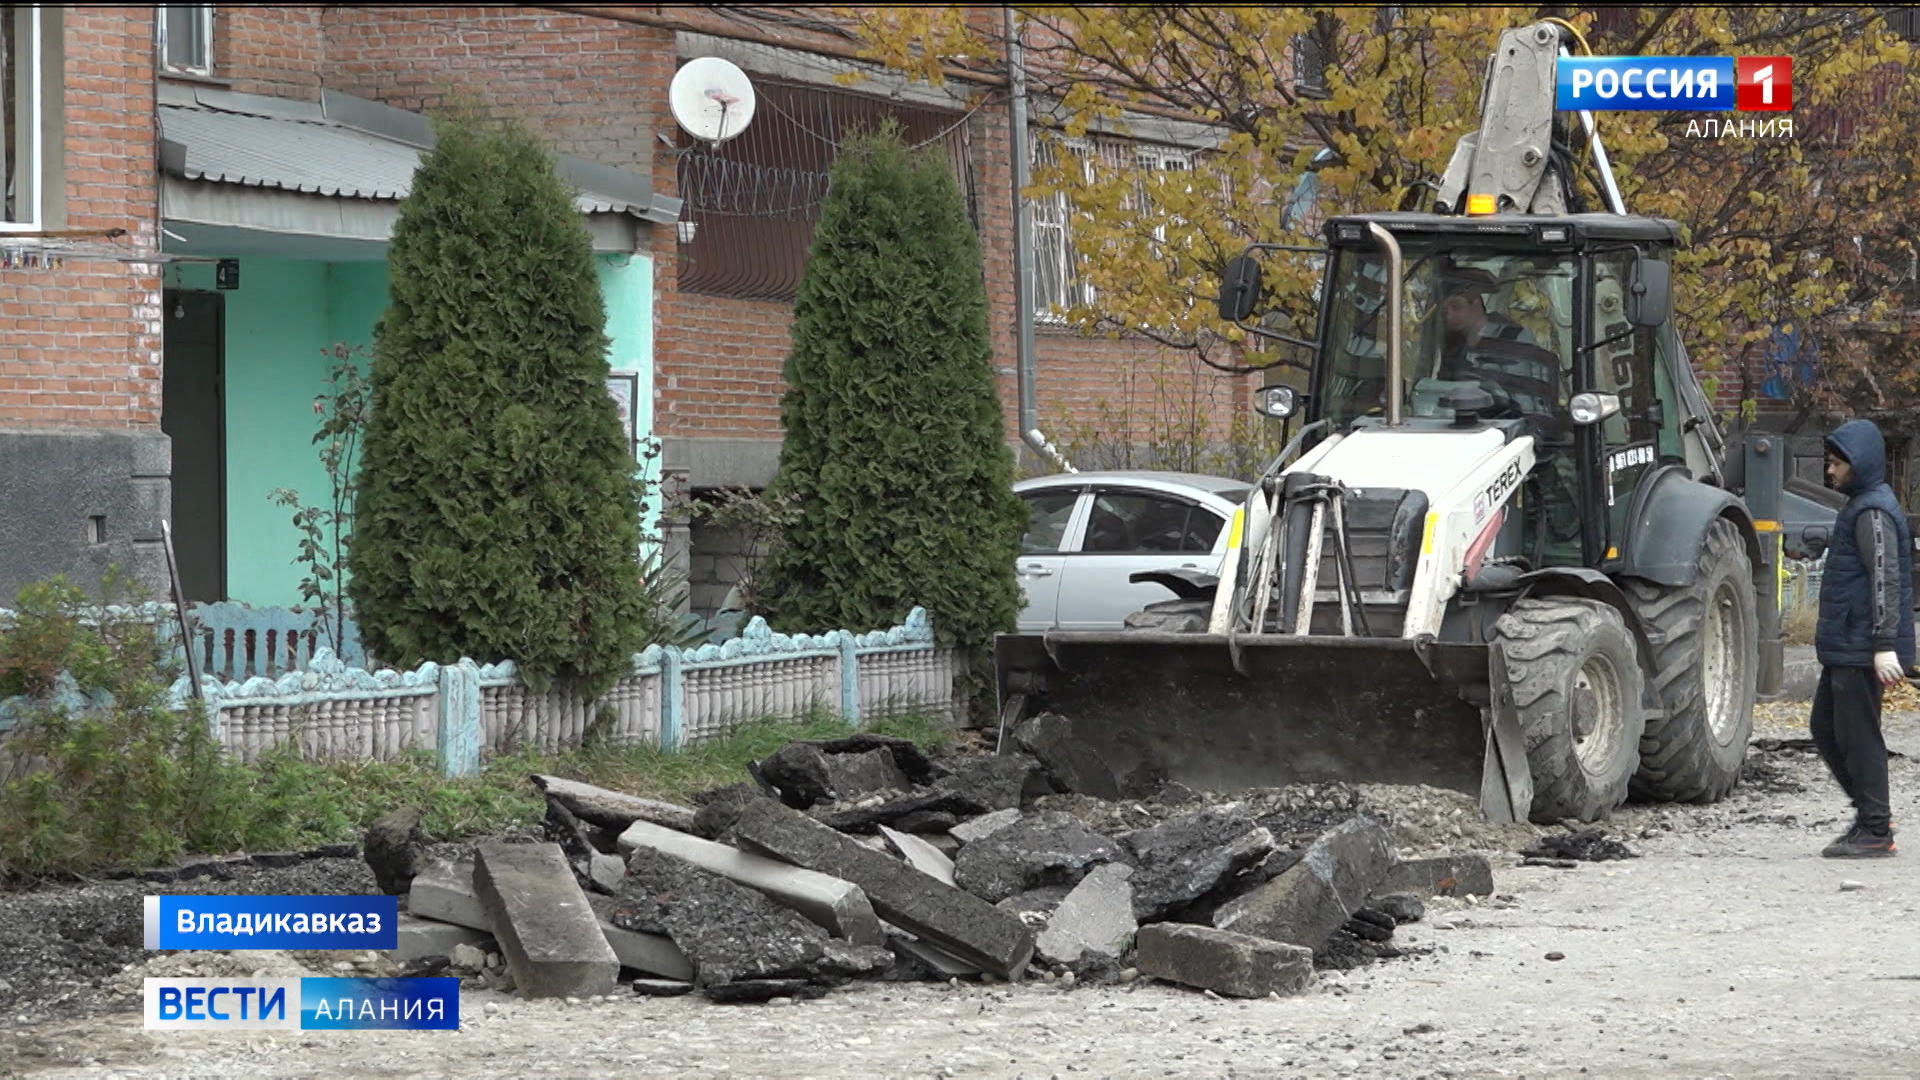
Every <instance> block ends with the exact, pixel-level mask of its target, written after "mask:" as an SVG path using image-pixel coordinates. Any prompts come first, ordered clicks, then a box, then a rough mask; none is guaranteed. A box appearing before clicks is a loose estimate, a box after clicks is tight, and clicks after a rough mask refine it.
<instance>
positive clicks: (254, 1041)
mask: <svg viewBox="0 0 1920 1080" xmlns="http://www.w3.org/2000/svg"><path fill="white" fill-rule="evenodd" d="M1777 715H1779V716H1780V717H1781V718H1782V720H1784V721H1786V722H1787V723H1791V722H1792V720H1793V717H1794V713H1793V710H1792V709H1790V708H1789V709H1783V710H1781V711H1780V713H1779V714H1777ZM1802 715H1803V714H1802ZM1889 726H1890V728H1891V729H1892V730H1891V732H1890V735H1891V742H1892V744H1893V746H1894V748H1895V749H1897V750H1900V751H1903V752H1905V753H1907V754H1912V755H1916V756H1920V722H1916V718H1915V717H1914V716H1911V715H1907V716H1902V717H1898V718H1890V725H1889ZM1759 734H1761V735H1774V736H1792V735H1797V734H1800V732H1798V731H1794V730H1788V729H1784V728H1775V729H1773V730H1765V729H1763V730H1762V731H1761V732H1760V733H1759ZM1750 771H1751V772H1752V774H1753V776H1754V779H1755V782H1754V783H1750V784H1749V785H1747V786H1746V787H1745V788H1744V789H1743V790H1742V791H1741V793H1740V794H1738V795H1737V796H1736V797H1735V798H1733V799H1731V800H1729V801H1728V802H1726V803H1722V804H1720V805H1718V806H1714V807H1704V808H1702V807H1688V808H1674V807H1654V808H1630V809H1629V810H1628V811H1626V812H1624V813H1623V814H1622V815H1620V816H1619V817H1618V818H1617V819H1616V821H1615V823H1614V824H1615V828H1617V829H1618V830H1620V831H1621V833H1622V835H1625V836H1627V837H1628V838H1629V839H1630V842H1631V843H1633V844H1634V845H1635V847H1636V848H1637V849H1638V850H1639V851H1641V852H1642V853H1643V856H1644V857H1642V858H1639V859H1634V860H1630V861H1626V862H1610V863H1600V864H1588V865H1583V866H1582V867H1581V868H1580V869H1578V870H1571V871H1568V870H1551V869H1535V868H1521V867H1518V866H1508V867H1507V868H1504V869H1500V870H1499V871H1498V872H1497V877H1498V885H1499V888H1500V890H1501V892H1502V893H1504V894H1507V895H1508V896H1510V897H1511V900H1510V901H1507V900H1496V901H1492V902H1483V903H1481V904H1478V905H1468V904H1465V903H1460V902H1454V901H1440V902H1436V904H1435V905H1434V906H1433V908H1432V909H1431V910H1430V912H1429V915H1428V918H1427V920H1426V921H1424V922H1422V923H1417V924H1413V925H1410V926H1407V927H1403V928H1402V930H1401V939H1402V940H1403V941H1405V942H1408V943H1413V944H1422V943H1425V944H1431V945H1433V946H1435V950H1434V951H1433V952H1432V953H1431V954H1430V955H1427V956H1423V957H1417V958H1413V959H1406V960H1397V961H1392V962H1388V963H1382V964H1379V965H1376V966H1374V967H1371V968H1364V969H1360V970H1357V971H1354V972H1350V973H1346V974H1328V975H1326V976H1324V977H1323V978H1322V980H1321V982H1320V985H1319V986H1318V988H1317V989H1315V990H1314V991H1312V992H1311V993H1309V994H1307V995H1305V996H1302V997H1298V998H1293V999H1288V1000H1271V999H1269V1000H1264V1001H1254V1002H1239V1001H1225V1000H1219V999H1214V998H1211V997H1209V996H1206V995H1203V994H1200V993H1196V992H1191V991H1186V990H1181V989H1176V988H1172V987H1168V986H1163V985H1155V984H1148V983H1146V982H1140V983H1135V984H1132V985H1130V986H1124V987H1109V988H1081V989H1073V990H1063V989H1060V988H1057V987H1054V986H1047V985H1042V984H1024V985H1020V986H1017V987H1009V986H1006V985H1000V986H981V985H961V986H957V987H949V986H926V985H913V986H897V985H896V986H889V985H866V986H858V987H854V988H851V989H848V990H845V991H841V992H837V993H835V994H833V995H831V996H829V997H827V998H825V999H823V1000H820V1001H812V1002H803V1003H800V1004H795V1005H775V1006H735V1007H727V1006H715V1005H711V1004H707V1003H704V1002H701V1001H698V1000H695V999H687V998H681V999H674V1000H665V1001H659V1000H627V999H624V998H623V999H621V1000H617V1001H608V1002H600V1003H583V1004H579V1005H568V1004H564V1003H529V1002H520V1001H515V1000H512V999H508V998H503V997H500V996H498V995H490V994H485V993H471V994H466V995H464V996H463V1003H462V1009H463V1011H464V1013H465V1015H466V1023H465V1025H464V1028H463V1030H462V1031H460V1032H458V1033H445V1034H427V1033H357V1034H338V1035H321V1034H304V1033H294V1034H291V1035H288V1036H280V1037H274V1038H268V1037H265V1036H244V1035H205V1034H166V1035H154V1036H149V1035H147V1034H146V1033H144V1032H143V1031H142V1030H141V1029H140V1017H139V1015H138V1013H137V1012H128V1013H124V1014H116V1015H110V1016H102V1017H94V1018H91V1019H87V1020H83V1021H80V1020H68V1021H62V1022H50V1023H37V1024H32V1025H30V1026H24V1027H16V1028H14V1029H12V1030H7V1029H6V1028H5V1027H4V1021H3V1020H0V1075H6V1074H7V1073H8V1072H9V1070H12V1071H13V1072H15V1073H17V1074H19V1075H33V1076H124V1077H136V1076H137V1077H159V1076H196V1077H198V1076H244V1077H247V1078H249V1080H256V1078H259V1080H264V1078H268V1077H303V1076H328V1077H336V1076H391V1077H428V1076H476V1075H480V1076H530V1077H589V1076H596V1077H597V1076H609V1075H616V1076H675V1077H720V1076H729V1077H732V1076H780V1077H792V1078H799V1077H888V1078H891V1077H914V1076H922V1077H938V1076H1006V1077H1056V1076H1058V1077H1069V1076H1117V1077H1162V1076H1172V1077H1189V1076H1191V1077H1233V1076H1246V1077H1252V1076H1352V1077H1393V1078H1399V1077H1443V1076H1456V1077H1468V1076H1473V1077H1479V1076H1533V1077H1544V1076H1577V1075H1581V1074H1587V1075H1591V1076H1598V1077H1742V1078H1746V1077H1774V1076H1795V1077H1808V1076H1817V1077H1826V1076H1831V1077H1843V1076H1844V1077H1866V1076H1912V1075H1915V1073H1916V1071H1920V1064H1916V1063H1920V1019H1916V1016H1917V1015H1920V933H1917V932H1916V925H1917V923H1920V920H1916V909H1920V839H1916V840H1914V841H1913V845H1915V848H1914V850H1910V851H1909V852H1907V853H1906V854H1905V855H1903V856H1902V857H1899V858H1895V859H1891V860H1880V861H1873V862H1853V863H1840V862H1832V861H1827V860H1822V859H1820V858H1819V857H1818V855H1817V852H1818V849H1819V847H1820V846H1821V845H1822V844H1824V843H1825V842H1826V840H1827V839H1829V838H1830V836H1831V835H1833V834H1835V833H1837V832H1838V831H1839V830H1840V828H1841V826H1842V825H1843V824H1844V822H1843V820H1842V810H1843V807H1842V806H1841V805H1840V801H1839V799H1838V796H1837V793H1836V792H1835V791H1834V790H1833V788H1832V786H1831V784H1830V782H1829V781H1828V780H1827V779H1826V777H1825V775H1824V772H1823V770H1822V769H1821V766H1820V764H1819V762H1818V760H1817V759H1815V758H1814V757H1813V756H1812V755H1811V754H1800V753H1792V752H1772V753H1763V752H1756V753H1755V754H1754V756H1753V759H1752V760H1751V762H1750ZM1796 787H1798V788H1801V790H1794V789H1795V788H1796ZM1894 795H1895V799H1894V802H1895V815H1896V818H1898V819H1900V820H1904V821H1910V822H1914V823H1915V825H1913V826H1911V828H1915V829H1920V766H1917V765H1916V764H1915V761H1914V760H1913V759H1902V760H1897V761H1895V762H1894ZM1913 835H1915V836H1916V837H1920V832H1915V833H1914V834H1913ZM1508 862H1509V863H1511V862H1512V860H1508ZM1843 886H1844V887H1843ZM1856 886H1857V887H1856ZM1549 953H1557V954H1561V955H1563V956H1564V959H1561V960H1558V961H1550V960H1548V959H1546V957H1547V955H1548V954H1549Z"/></svg>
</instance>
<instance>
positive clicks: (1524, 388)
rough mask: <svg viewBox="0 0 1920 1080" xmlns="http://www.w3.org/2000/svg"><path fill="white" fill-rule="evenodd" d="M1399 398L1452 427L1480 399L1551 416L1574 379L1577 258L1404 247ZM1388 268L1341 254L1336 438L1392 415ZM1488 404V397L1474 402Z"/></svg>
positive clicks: (1334, 337) (1453, 242) (1505, 410)
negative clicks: (1466, 398)
mask: <svg viewBox="0 0 1920 1080" xmlns="http://www.w3.org/2000/svg"><path fill="white" fill-rule="evenodd" d="M1401 249H1402V253H1403V256H1404V260H1405V267H1406V270H1405V276H1404V278H1403V281H1404V286H1405V291H1404V293H1403V294H1402V299H1401V312H1402V314H1401V319H1402V337H1401V357H1402V367H1401V373H1402V377H1403V383H1402V385H1401V386H1400V387H1399V388H1398V393H1399V394H1400V395H1401V402H1402V406H1403V409H1404V411H1405V414H1406V415H1407V416H1410V417H1443V418H1451V417H1452V416H1453V405H1454V402H1455V400H1456V398H1457V397H1459V396H1461V395H1463V394H1465V393H1466V392H1468V391H1470V390H1473V389H1478V390H1481V391H1485V392H1486V394H1487V396H1488V397H1490V398H1491V399H1492V403H1491V406H1487V405H1486V403H1485V402H1484V401H1483V402H1482V404H1483V415H1490V416H1513V417H1520V416H1529V415H1552V414H1553V413H1554V411H1555V410H1556V409H1558V408H1561V407H1563V406H1564V405H1565V404H1566V400H1567V396H1568V394H1569V393H1570V390H1569V386H1570V384H1571V381H1572V371H1573V273H1574V266H1573V258H1572V256H1570V255H1554V254H1540V253H1533V254H1513V253H1509V252H1497V251H1489V250H1486V249H1484V248H1482V249H1475V248H1474V247H1472V246H1470V245H1469V244H1465V243H1461V242H1460V240H1459V238H1454V237H1440V238H1431V239H1425V240H1423V239H1421V238H1408V237H1402V238H1401ZM1386 278H1387V272H1386V256H1385V254H1384V253H1382V252H1378V251H1353V250H1342V251H1341V252H1340V253H1339V259H1338V262H1337V263H1336V264H1335V270H1334V277H1333V281H1332V287H1331V289H1330V296H1331V298H1332V303H1333V312H1332V322H1331V324H1330V325H1329V328H1328V331H1329V332H1328V335H1327V341H1326V349H1327V352H1328V357H1327V359H1328V361H1329V363H1328V365H1327V367H1326V369H1325V370H1326V372H1327V375H1326V382H1325V385H1324V386H1323V387H1322V389H1321V401H1322V407H1321V413H1322V415H1323V416H1325V417H1327V418H1328V419H1330V420H1332V421H1333V423H1334V427H1335V430H1345V429H1346V428H1347V427H1348V426H1349V425H1351V424H1352V423H1353V421H1354V420H1356V419H1359V418H1360V417H1363V416H1368V415H1376V414H1379V413H1381V412H1383V411H1384V409H1385V397H1384V394H1385V392H1386V382H1387V370H1386V369H1387V365H1386V360H1385V356H1386V339H1387V326H1386V319H1387V313H1386V303H1385V298H1386V292H1385V282H1386ZM1471 396H1474V397H1477V396H1478V395H1471Z"/></svg>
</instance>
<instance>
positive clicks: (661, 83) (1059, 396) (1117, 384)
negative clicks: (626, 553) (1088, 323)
mask: <svg viewBox="0 0 1920 1080" xmlns="http://www.w3.org/2000/svg"><path fill="white" fill-rule="evenodd" d="M320 23H321V27H322V31H323V38H324V43H325V44H324V55H325V57H326V61H325V64H324V71H325V83H326V85H327V86H328V87H329V88H333V89H338V90H342V91H345V92H348V93H352V94H357V95H360V96H363V97H370V98H374V99H377V100H381V101H385V102H387V103H389V104H392V105H396V106H399V107H401V108H407V109H429V110H430V109H434V108H436V107H439V106H442V105H445V104H449V103H451V102H455V101H466V102H468V103H471V104H473V105H477V106H479V107H480V109H481V110H482V111H483V112H486V113H488V114H492V115H501V116H513V117H517V118H520V119H523V120H527V121H530V122H533V123H535V124H537V125H538V127H539V129H540V130H541V131H542V132H543V133H544V134H545V135H547V137H549V138H550V139H551V140H552V141H553V143H554V145H555V146H556V147H557V148H558V149H560V150H562V151H564V152H567V153H572V154H577V155H579V156H581V157H586V158H590V159H593V160H596V161H601V162H604V163H606V164H609V165H620V166H630V165H632V164H634V163H635V162H637V161H639V160H641V159H642V158H643V157H647V156H650V157H651V158H652V160H653V179H654V184H655V186H656V188H657V189H658V190H659V191H661V192H662V193H663V194H674V193H675V191H676V188H675V174H674V168H673V159H672V158H671V157H670V156H669V155H667V154H666V153H663V152H662V151H664V150H665V149H666V147H665V146H663V145H662V144H661V143H660V142H659V141H658V139H657V137H656V136H657V135H659V134H666V135H668V136H669V137H675V132H676V129H675V125H674V122H673V119H672V116H671V114H670V113H669V112H668V111H667V108H666V100H667V85H668V83H669V82H670V81H671V79H672V77H673V73H674V71H675V70H676V68H677V62H676V58H675V56H674V35H673V32H672V31H671V30H668V29H663V28H657V27H652V26H637V25H632V24H627V23H621V22H617V21H613V20H609V19H603V18H596V17H591V16H582V15H574V14H567V13H559V12H550V11H544V10H537V9H531V8H492V9H478V8H453V7H447V8H399V7H394V8H329V9H327V10H326V11H325V13H324V14H323V15H322V16H321V17H320ZM785 33H786V36H788V37H789V38H793V39H794V40H795V44H797V45H804V44H805V42H804V39H803V36H802V35H797V34H793V33H791V32H785ZM263 70H264V69H263ZM775 119H777V118H769V119H768V120H765V121H763V122H775ZM972 123H973V124H974V130H973V131H972V132H971V134H972V137H973V147H974V152H973V161H972V167H973V169H974V170H975V173H976V178H975V179H976V186H977V189H978V190H979V191H980V192H981V193H982V197H981V210H982V214H981V224H982V229H981V232H982V240H983V245H984V250H985V253H986V259H987V275H988V280H989V282H991V283H993V284H992V286H991V288H990V295H991V296H992V300H993V303H992V323H993V334H994V342H995V353H996V356H995V362H996V366H997V367H998V368H999V369H1000V371H1001V372H1002V377H1001V380H1000V382H1001V386H1000V390H1001V400H1002V402H1003V405H1004V407H1005V411H1006V414H1007V432H1008V438H1009V439H1010V440H1011V439H1014V438H1017V435H1018V423H1017V410H1018V396H1017V393H1016V386H1015V381H1014V376H1013V371H1014V364H1015V361H1014V355H1015V335H1014V320H1013V305H1014V298H1013V286H1012V282H1013V264H1012V260H1013V249H1012V242H1013V213H1012V203H1011V196H1010V194H1009V191H1010V184H1011V177H1010V175H1009V172H1008V170H1009V162H1008V158H1007V146H1008V141H1009V140H1008V129H1007V122H1006V113H1005V110H1004V109H1000V110H991V109H989V110H982V111H981V112H980V113H978V114H976V115H975V117H974V119H973V121H972ZM653 234H654V236H653V256H654V272H655V281H656V287H657V288H658V302H657V305H656V308H655V326H656V330H655V361H654V364H655V366H654V370H655V395H656V396H655V426H656V433H657V434H660V435H663V436H667V437H690V438H702V437H709V438H714V437H725V438H764V439H777V438H779V435H780V395H781V393H782V391H783V389H784V384H783V382H782V380H781V368H782V365H783V363H784V361H785V358H786V354H787V348H788V342H789V337H788V333H789V327H790V324H791V322H792V315H793V312H792V307H791V306H790V305H788V304H784V303H774V302H766V301H757V300H740V299H730V298H724V297H714V296H704V295H690V294H683V293H681V292H680V291H679V288H678V283H677V281H676V273H675V268H676V262H677V260H678V252H677V241H676V238H675V236H674V232H673V230H672V229H670V228H656V229H654V230H653ZM1035 353H1036V368H1037V370H1038V378H1037V380H1036V393H1037V398H1038V402H1039V412H1040V417H1041V420H1042V422H1043V424H1048V425H1050V429H1049V431H1048V434H1049V435H1050V436H1053V437H1054V438H1056V439H1062V438H1064V437H1065V434H1066V433H1065V432H1063V431H1061V430H1058V429H1057V428H1055V427H1052V426H1051V425H1054V424H1056V423H1057V421H1058V419H1059V418H1060V417H1061V416H1063V415H1064V416H1066V417H1070V418H1071V420H1070V423H1071V425H1072V426H1073V427H1074V428H1075V429H1076V430H1078V431H1080V432H1081V433H1082V434H1083V435H1084V434H1090V433H1092V432H1094V431H1097V430H1099V429H1100V428H1101V427H1102V426H1103V425H1104V424H1105V423H1106V421H1107V419H1108V418H1109V417H1110V416H1112V415H1113V414H1114V411H1115V410H1125V409H1126V408H1127V407H1128V405H1127V403H1128V402H1129V401H1131V402H1133V403H1135V405H1134V407H1135V408H1136V409H1138V408H1142V407H1143V406H1142V405H1141V404H1140V403H1142V402H1146V401H1152V400H1155V399H1156V394H1157V393H1158V391H1159V390H1160V389H1162V388H1164V387H1166V386H1167V385H1170V384H1178V385H1179V386H1180V387H1181V388H1182V390H1183V391H1185V392H1183V393H1181V394H1177V395H1174V396H1175V397H1176V398H1177V399H1178V400H1180V401H1182V402H1185V403H1192V402H1195V401H1197V402H1198V403H1199V407H1200V408H1202V409H1203V410H1205V415H1206V416H1207V419H1208V421H1209V422H1211V423H1213V424H1215V425H1217V426H1218V429H1219V430H1221V431H1224V430H1225V422H1226V418H1227V417H1228V416H1229V415H1231V413H1232V411H1233V410H1235V409H1244V408H1246V407H1247V404H1248V401H1249V398H1248V396H1247V394H1248V389H1247V387H1246V386H1245V385H1244V381H1243V380H1236V379H1230V378H1226V377H1219V376H1217V375H1216V373H1214V372H1212V371H1211V370H1210V369H1205V368H1202V367H1200V366H1199V365H1197V364H1195V363H1194V362H1193V361H1191V360H1190V359H1189V358H1187V357H1186V356H1185V355H1184V354H1173V353H1168V352H1165V351H1163V350H1160V349H1158V348H1157V347H1149V346H1147V345H1142V344H1139V343H1131V342H1120V341H1108V340H1104V339H1087V338H1082V337H1079V336H1077V335H1074V334H1071V333H1068V332H1064V331H1060V330H1051V329H1043V330H1042V331H1041V332H1040V333H1039V334H1038V335H1037V347H1036V350H1035ZM1145 421H1146V418H1145V417H1144V416H1143V417H1141V418H1140V424H1141V425H1143V424H1144V423H1145ZM1136 426H1139V425H1136ZM693 482H694V483H695V484H698V483H699V478H698V477H694V478H693Z"/></svg>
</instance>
